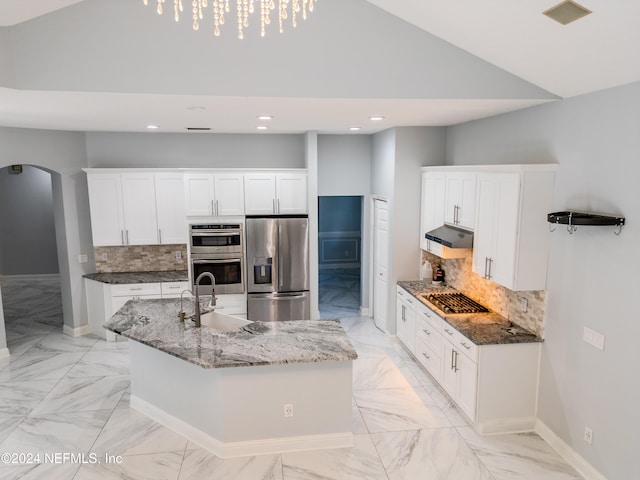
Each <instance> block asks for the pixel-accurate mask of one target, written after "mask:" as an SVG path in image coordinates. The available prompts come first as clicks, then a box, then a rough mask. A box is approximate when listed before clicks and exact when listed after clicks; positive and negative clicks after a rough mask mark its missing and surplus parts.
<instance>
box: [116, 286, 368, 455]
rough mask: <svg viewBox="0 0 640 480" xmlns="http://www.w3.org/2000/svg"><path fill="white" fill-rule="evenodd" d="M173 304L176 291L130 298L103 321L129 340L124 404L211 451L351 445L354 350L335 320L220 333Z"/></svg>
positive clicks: (177, 302) (187, 306)
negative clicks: (186, 316) (180, 314)
mask: <svg viewBox="0 0 640 480" xmlns="http://www.w3.org/2000/svg"><path fill="white" fill-rule="evenodd" d="M184 304H185V307H184V309H185V310H186V311H187V313H189V312H191V311H193V304H192V302H191V301H186V300H185V302H184ZM179 310H180V300H179V299H150V300H131V301H129V302H127V304H125V305H124V306H123V307H122V308H121V309H120V310H118V311H117V312H116V314H115V315H114V316H113V317H111V318H110V319H109V321H108V322H107V323H106V324H105V328H106V329H108V330H110V331H112V332H114V333H116V334H120V335H122V336H123V337H126V338H128V339H129V340H132V341H130V354H131V406H132V407H133V408H135V409H136V410H139V411H141V412H142V413H144V414H145V415H147V416H149V417H151V418H153V419H154V420H156V421H157V422H159V423H161V424H163V425H165V426H167V427H169V428H171V429H173V430H175V431H177V432H178V433H181V434H182V435H184V436H185V437H187V438H189V439H190V440H192V441H193V442H195V443H197V444H199V445H201V446H202V447H204V448H207V449H209V450H210V451H212V452H213V453H214V454H216V455H217V456H220V457H234V456H242V455H257V454H264V453H276V452H283V451H294V450H306V449H317V448H329V447H331V448H335V447H342V446H350V445H352V443H353V435H352V433H351V385H352V378H351V377H352V362H353V360H355V359H356V358H357V355H356V352H355V349H354V348H353V346H352V345H351V343H350V342H349V340H348V338H347V336H346V334H345V332H344V330H343V329H342V327H341V325H340V324H339V323H338V322H335V321H292V322H273V323H263V322H250V323H247V324H246V325H245V326H241V327H239V328H237V329H235V330H232V331H226V332H225V331H220V330H217V329H212V328H209V327H206V326H202V327H200V328H196V327H195V325H194V324H193V322H191V321H189V320H187V321H185V322H180V321H179V319H178V312H179Z"/></svg>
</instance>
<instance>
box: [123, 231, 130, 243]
mask: <svg viewBox="0 0 640 480" xmlns="http://www.w3.org/2000/svg"><path fill="white" fill-rule="evenodd" d="M124 236H125V237H126V239H127V245H129V230H125V231H124Z"/></svg>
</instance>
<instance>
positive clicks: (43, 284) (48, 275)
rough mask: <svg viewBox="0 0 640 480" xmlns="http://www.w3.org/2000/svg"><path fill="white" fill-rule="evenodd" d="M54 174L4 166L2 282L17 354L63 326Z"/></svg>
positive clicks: (0, 190)
mask: <svg viewBox="0 0 640 480" xmlns="http://www.w3.org/2000/svg"><path fill="white" fill-rule="evenodd" d="M54 176H57V174H56V173H55V172H50V171H48V170H46V169H43V168H40V167H36V166H31V165H14V166H9V167H4V168H0V283H1V285H2V307H3V317H4V330H5V332H4V333H5V335H6V344H7V346H8V348H9V353H11V354H19V353H21V352H24V351H25V350H26V349H28V348H30V347H31V346H32V345H33V344H35V343H36V342H37V341H38V340H39V339H40V338H41V337H42V336H43V335H46V334H48V333H50V332H52V331H61V330H62V326H63V315H62V297H61V285H60V275H59V273H60V269H59V260H58V256H59V253H58V252H59V251H58V248H57V239H56V220H55V213H54V211H55V202H54V189H53V179H54ZM1 336H2V335H1V334H0V337H1ZM0 340H3V339H2V338H0ZM1 343H4V342H1ZM0 347H2V348H3V347H4V345H1V346H0ZM5 353H6V351H5Z"/></svg>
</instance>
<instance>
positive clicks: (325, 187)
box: [318, 135, 371, 196]
mask: <svg viewBox="0 0 640 480" xmlns="http://www.w3.org/2000/svg"><path fill="white" fill-rule="evenodd" d="M318 161H319V164H318V195H320V196H331V195H369V193H370V192H371V136H370V135H318Z"/></svg>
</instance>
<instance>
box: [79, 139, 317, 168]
mask: <svg viewBox="0 0 640 480" xmlns="http://www.w3.org/2000/svg"><path fill="white" fill-rule="evenodd" d="M86 138H87V158H88V163H89V166H90V167H96V168H97V167H103V168H104V167H114V168H115V167H124V168H126V167H140V168H142V167H145V168H146V167H148V168H153V167H172V168H179V167H184V168H189V167H193V168H196V167H202V168H216V167H219V168H305V167H306V165H305V151H304V136H303V135H271V134H270V135H258V134H256V135H246V134H215V133H87V134H86Z"/></svg>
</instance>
